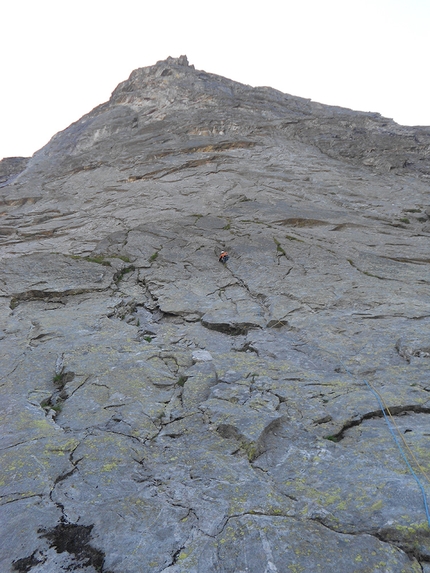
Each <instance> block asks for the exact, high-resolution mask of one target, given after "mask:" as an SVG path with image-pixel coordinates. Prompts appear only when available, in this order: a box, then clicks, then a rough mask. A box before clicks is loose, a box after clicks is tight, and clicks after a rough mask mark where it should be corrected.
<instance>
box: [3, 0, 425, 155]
mask: <svg viewBox="0 0 430 573" xmlns="http://www.w3.org/2000/svg"><path fill="white" fill-rule="evenodd" d="M0 22H1V28H0V159H1V158H2V157H10V156H19V155H23V156H30V155H32V154H33V153H34V152H35V151H36V150H38V149H39V148H41V147H42V146H43V145H45V143H47V142H48V141H49V139H50V138H51V137H52V136H53V135H55V133H57V132H58V131H60V130H62V129H65V128H66V127H67V126H68V125H70V124H71V123H72V122H74V121H76V120H77V119H79V118H80V117H81V116H82V115H84V114H85V113H87V112H89V111H90V110H91V109H92V108H94V107H95V106H96V105H98V104H100V103H103V102H104V101H106V100H108V99H109V97H110V94H111V92H112V91H113V90H114V89H115V87H116V86H117V85H118V83H119V82H121V81H123V80H125V79H127V78H128V76H129V75H130V73H131V72H132V71H133V70H134V69H136V68H139V67H143V66H149V65H153V64H155V62H157V61H158V60H163V59H165V58H166V57H167V56H174V57H177V56H180V55H181V54H186V55H187V56H188V60H189V62H190V63H191V64H194V66H195V67H196V68H197V69H203V70H205V71H207V72H212V73H216V74H220V75H222V76H226V77H228V78H230V79H233V80H236V81H240V82H242V83H245V84H249V85H252V86H258V85H267V86H271V87H274V88H276V89H279V90H281V91H283V92H286V93H289V94H292V95H297V96H301V97H306V98H311V99H312V100H314V101H318V102H321V103H326V104H331V105H340V106H343V107H349V108H352V109H356V110H362V111H377V112H379V113H381V114H382V115H384V116H386V117H390V118H393V119H394V120H395V121H396V122H397V123H400V124H403V125H430V72H429V63H428V61H429V54H430V49H429V44H430V41H429V39H430V32H429V30H430V0H265V1H261V0H260V2H255V1H254V2H253V0H217V1H216V2H204V1H203V0H182V1H181V0H116V1H115V2H113V1H112V0H111V1H110V0H103V1H102V0H3V1H2V2H1V3H0Z"/></svg>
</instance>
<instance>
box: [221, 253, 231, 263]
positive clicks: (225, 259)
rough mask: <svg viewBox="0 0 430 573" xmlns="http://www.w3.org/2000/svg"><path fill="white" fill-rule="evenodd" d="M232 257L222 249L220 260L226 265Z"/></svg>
mask: <svg viewBox="0 0 430 573" xmlns="http://www.w3.org/2000/svg"><path fill="white" fill-rule="evenodd" d="M229 258H230V257H229V256H228V253H227V251H222V253H221V254H220V256H219V259H218V260H219V262H220V263H223V264H224V265H225V263H226V262H227V261H228V259H229Z"/></svg>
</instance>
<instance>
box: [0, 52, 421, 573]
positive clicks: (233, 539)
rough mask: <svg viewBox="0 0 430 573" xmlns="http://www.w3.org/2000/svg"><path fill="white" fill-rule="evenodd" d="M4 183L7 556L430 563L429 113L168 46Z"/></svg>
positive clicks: (114, 565)
mask: <svg viewBox="0 0 430 573" xmlns="http://www.w3.org/2000/svg"><path fill="white" fill-rule="evenodd" d="M0 178H1V179H0V182H1V183H2V188H1V190H0V201H1V215H2V221H1V226H0V239H1V242H0V256H1V260H0V305H1V315H0V316H1V323H0V345H1V346H0V348H1V371H2V374H1V385H2V412H3V413H2V417H1V425H2V429H1V432H2V446H1V448H2V450H1V468H2V472H1V474H2V477H1V481H0V489H1V503H2V505H1V509H0V515H1V523H2V526H1V529H2V532H1V541H0V544H1V552H0V554H1V565H0V569H1V571H4V572H5V573H6V572H7V573H13V572H18V573H24V572H30V573H51V572H55V573H57V572H62V571H82V572H85V573H95V572H102V573H136V572H138V571H141V572H154V573H161V572H163V573H185V572H187V573H208V572H212V571H213V572H215V571H217V572H220V573H221V572H225V573H227V572H229V573H230V572H231V573H233V572H234V573H244V572H248V573H263V572H267V573H269V572H270V573H275V572H278V573H287V572H294V571H295V572H299V571H303V572H305V571H319V572H321V573H324V572H327V573H328V572H332V571H342V572H345V573H348V572H362V573H364V572H370V571H372V572H373V571H374V572H376V571H387V572H388V571H390V572H393V573H401V572H404V573H406V572H407V573H412V572H414V573H418V572H420V571H424V572H425V573H428V572H429V571H430V565H429V563H430V532H429V523H428V515H426V512H425V507H424V500H423V491H425V492H426V493H427V495H429V494H430V489H429V488H430V485H429V481H428V477H427V476H429V475H430V450H429V447H428V445H429V435H430V431H429V427H430V426H429V417H428V416H429V413H430V382H429V367H430V302H429V282H430V273H429V268H430V265H429V263H430V254H429V253H430V251H429V238H430V220H429V219H430V195H429V181H430V128H412V127H401V126H399V125H397V124H395V123H394V122H393V121H391V120H388V119H385V118H383V117H381V116H380V115H378V114H375V113H361V112H354V111H351V110H347V109H341V108H335V107H329V106H324V105H321V104H317V103H314V102H312V101H309V100H305V99H301V98H297V97H292V96H289V95H286V94H282V93H280V92H278V91H275V90H273V89H270V88H251V87H249V86H245V85H241V84H238V83H235V82H233V81H231V80H227V79H225V78H222V77H219V76H216V75H212V74H208V73H206V72H202V71H197V70H195V69H194V67H193V66H190V65H188V62H187V59H186V58H185V57H184V56H182V57H181V58H178V59H174V58H168V59H167V60H166V61H162V62H158V63H157V64H156V65H155V66H152V67H149V68H143V69H139V70H136V71H134V72H133V73H132V74H131V76H130V78H129V79H128V80H127V81H125V82H123V83H122V84H120V85H119V86H118V87H117V88H116V89H115V91H114V92H113V94H112V97H111V99H110V100H109V102H107V103H105V104H103V105H100V106H99V107H97V108H95V109H94V110H93V111H92V112H90V113H89V114H88V115H86V116H84V117H83V118H82V119H80V120H79V121H77V122H76V123H74V124H73V125H71V126H70V127H69V128H67V129H66V130H65V131H63V132H61V133H58V134H57V135H55V136H54V137H53V139H52V140H51V141H50V142H49V143H48V145H46V146H45V147H44V148H43V149H41V150H40V151H39V152H37V153H36V154H35V155H34V156H33V157H32V158H31V159H29V160H19V161H18V160H16V161H13V162H11V161H9V162H8V160H6V163H3V162H2V168H1V171H0ZM223 249H226V250H227V251H228V252H229V254H230V259H229V261H228V263H227V264H226V265H222V264H220V263H219V262H218V254H219V252H220V251H221V250H223ZM378 397H379V400H380V401H382V402H381V403H382V404H383V407H384V408H386V412H385V415H386V417H387V418H388V420H389V423H390V427H391V430H392V432H393V433H394V435H397V443H396V441H395V440H394V439H393V435H392V433H391V432H390V427H388V426H387V424H386V421H385V418H384V416H383V413H382V411H381V408H380V403H378ZM388 414H390V416H391V418H389V417H388ZM398 445H400V446H401V447H402V449H403V451H404V452H405V456H406V459H407V460H408V462H409V464H410V465H411V467H413V469H414V471H415V476H416V477H419V479H420V480H421V482H420V483H422V484H423V490H421V489H420V487H419V484H418V483H417V481H416V480H415V478H414V475H412V474H411V473H410V471H409V470H408V467H407V464H406V462H405V459H404V457H402V454H401V452H400V451H399V448H398Z"/></svg>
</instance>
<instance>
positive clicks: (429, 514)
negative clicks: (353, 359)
mask: <svg viewBox="0 0 430 573" xmlns="http://www.w3.org/2000/svg"><path fill="white" fill-rule="evenodd" d="M341 364H342V366H343V367H344V368H345V370H346V372H347V373H348V374H349V375H350V376H352V377H353V378H354V375H353V374H352V372H350V370H348V368H347V367H346V366H345V365H344V364H343V363H342V362H341ZM363 382H364V383H365V384H366V386H367V387H368V388H369V390H370V391H371V392H372V394H373V395H374V396H375V397H376V399H377V401H378V404H379V407H380V408H381V412H382V414H383V415H384V419H385V421H386V422H387V426H388V429H389V430H390V433H391V435H392V436H393V439H394V441H395V442H396V445H397V447H398V449H399V452H400V454H401V456H402V458H403V459H404V460H405V463H406V465H407V467H408V469H409V471H410V472H411V474H412V476H413V478H414V480H415V481H416V482H417V484H418V487H419V488H420V490H421V494H422V497H423V503H424V509H425V513H426V517H427V522H428V525H429V527H430V512H429V506H428V503H427V497H426V492H425V489H424V486H423V485H422V483H421V481H420V479H419V477H418V476H417V474H416V473H415V472H414V469H413V467H412V466H411V464H410V463H409V460H408V458H407V457H406V454H405V452H404V451H403V448H402V446H401V444H400V442H399V440H398V439H397V436H396V433H395V432H394V430H393V427H392V425H391V423H390V420H389V419H388V416H387V414H386V410H385V407H384V404H383V403H382V401H381V398H380V397H379V394H378V393H377V392H376V391H375V390H374V389H373V388H372V386H371V385H370V384H369V383H368V382H367V380H365V379H364V378H363Z"/></svg>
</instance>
